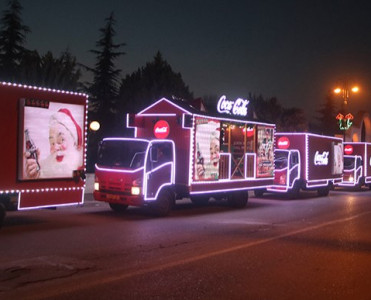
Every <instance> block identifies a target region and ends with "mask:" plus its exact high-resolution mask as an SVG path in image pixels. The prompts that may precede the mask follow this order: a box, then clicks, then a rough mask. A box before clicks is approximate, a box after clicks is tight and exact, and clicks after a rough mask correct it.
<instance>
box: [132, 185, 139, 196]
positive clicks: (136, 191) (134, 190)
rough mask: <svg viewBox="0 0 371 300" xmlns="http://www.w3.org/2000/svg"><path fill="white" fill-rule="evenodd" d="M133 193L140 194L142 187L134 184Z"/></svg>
mask: <svg viewBox="0 0 371 300" xmlns="http://www.w3.org/2000/svg"><path fill="white" fill-rule="evenodd" d="M131 194H132V195H140V187H138V186H132V187H131Z"/></svg>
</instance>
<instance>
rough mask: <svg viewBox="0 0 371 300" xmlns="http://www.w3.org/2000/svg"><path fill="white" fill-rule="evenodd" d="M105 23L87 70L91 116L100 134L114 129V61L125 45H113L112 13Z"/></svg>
mask: <svg viewBox="0 0 371 300" xmlns="http://www.w3.org/2000/svg"><path fill="white" fill-rule="evenodd" d="M105 21H106V24H105V26H104V27H103V28H101V29H100V30H99V31H100V33H101V38H100V39H99V40H98V41H97V42H96V47H97V49H94V50H90V52H91V53H93V54H95V55H96V63H95V67H94V68H87V69H88V70H89V71H91V72H92V73H93V75H94V78H93V83H92V85H91V86H90V88H89V92H90V94H91V102H92V107H93V114H95V116H96V119H97V120H98V121H99V122H100V123H101V128H102V132H105V133H109V132H111V131H112V130H113V127H114V119H115V114H116V112H117V111H116V99H117V94H118V85H119V80H120V78H119V76H120V73H121V70H120V69H115V65H114V61H115V60H116V59H117V58H118V57H120V56H121V55H124V54H125V52H122V51H118V49H120V48H121V47H123V46H125V45H126V44H125V43H120V44H115V43H114V41H113V38H114V36H115V34H116V32H115V30H114V25H115V20H114V16H113V13H111V15H110V16H109V17H108V18H107V19H106V20H105Z"/></svg>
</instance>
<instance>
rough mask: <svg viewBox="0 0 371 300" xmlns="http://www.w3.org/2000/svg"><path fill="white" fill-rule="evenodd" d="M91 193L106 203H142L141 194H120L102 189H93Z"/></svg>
mask: <svg viewBox="0 0 371 300" xmlns="http://www.w3.org/2000/svg"><path fill="white" fill-rule="evenodd" d="M93 195H94V199H95V200H97V201H103V202H108V203H116V204H124V205H130V206H142V205H143V204H144V200H143V197H142V196H133V195H126V194H120V193H117V192H112V193H110V192H102V191H94V193H93Z"/></svg>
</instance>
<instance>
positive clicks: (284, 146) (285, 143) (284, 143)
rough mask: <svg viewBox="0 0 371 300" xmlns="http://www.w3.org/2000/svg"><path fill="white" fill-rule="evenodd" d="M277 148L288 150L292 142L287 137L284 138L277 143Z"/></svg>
mask: <svg viewBox="0 0 371 300" xmlns="http://www.w3.org/2000/svg"><path fill="white" fill-rule="evenodd" d="M277 147H278V148H279V149H288V148H289V147H290V140H289V139H288V137H286V136H282V137H280V138H279V139H278V141H277Z"/></svg>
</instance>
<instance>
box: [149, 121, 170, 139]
mask: <svg viewBox="0 0 371 300" xmlns="http://www.w3.org/2000/svg"><path fill="white" fill-rule="evenodd" d="M153 133H154V135H155V137H156V138H158V139H166V138H167V137H168V136H169V133H170V126H169V123H168V122H166V121H165V120H160V121H157V122H156V124H155V126H154V127H153Z"/></svg>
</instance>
